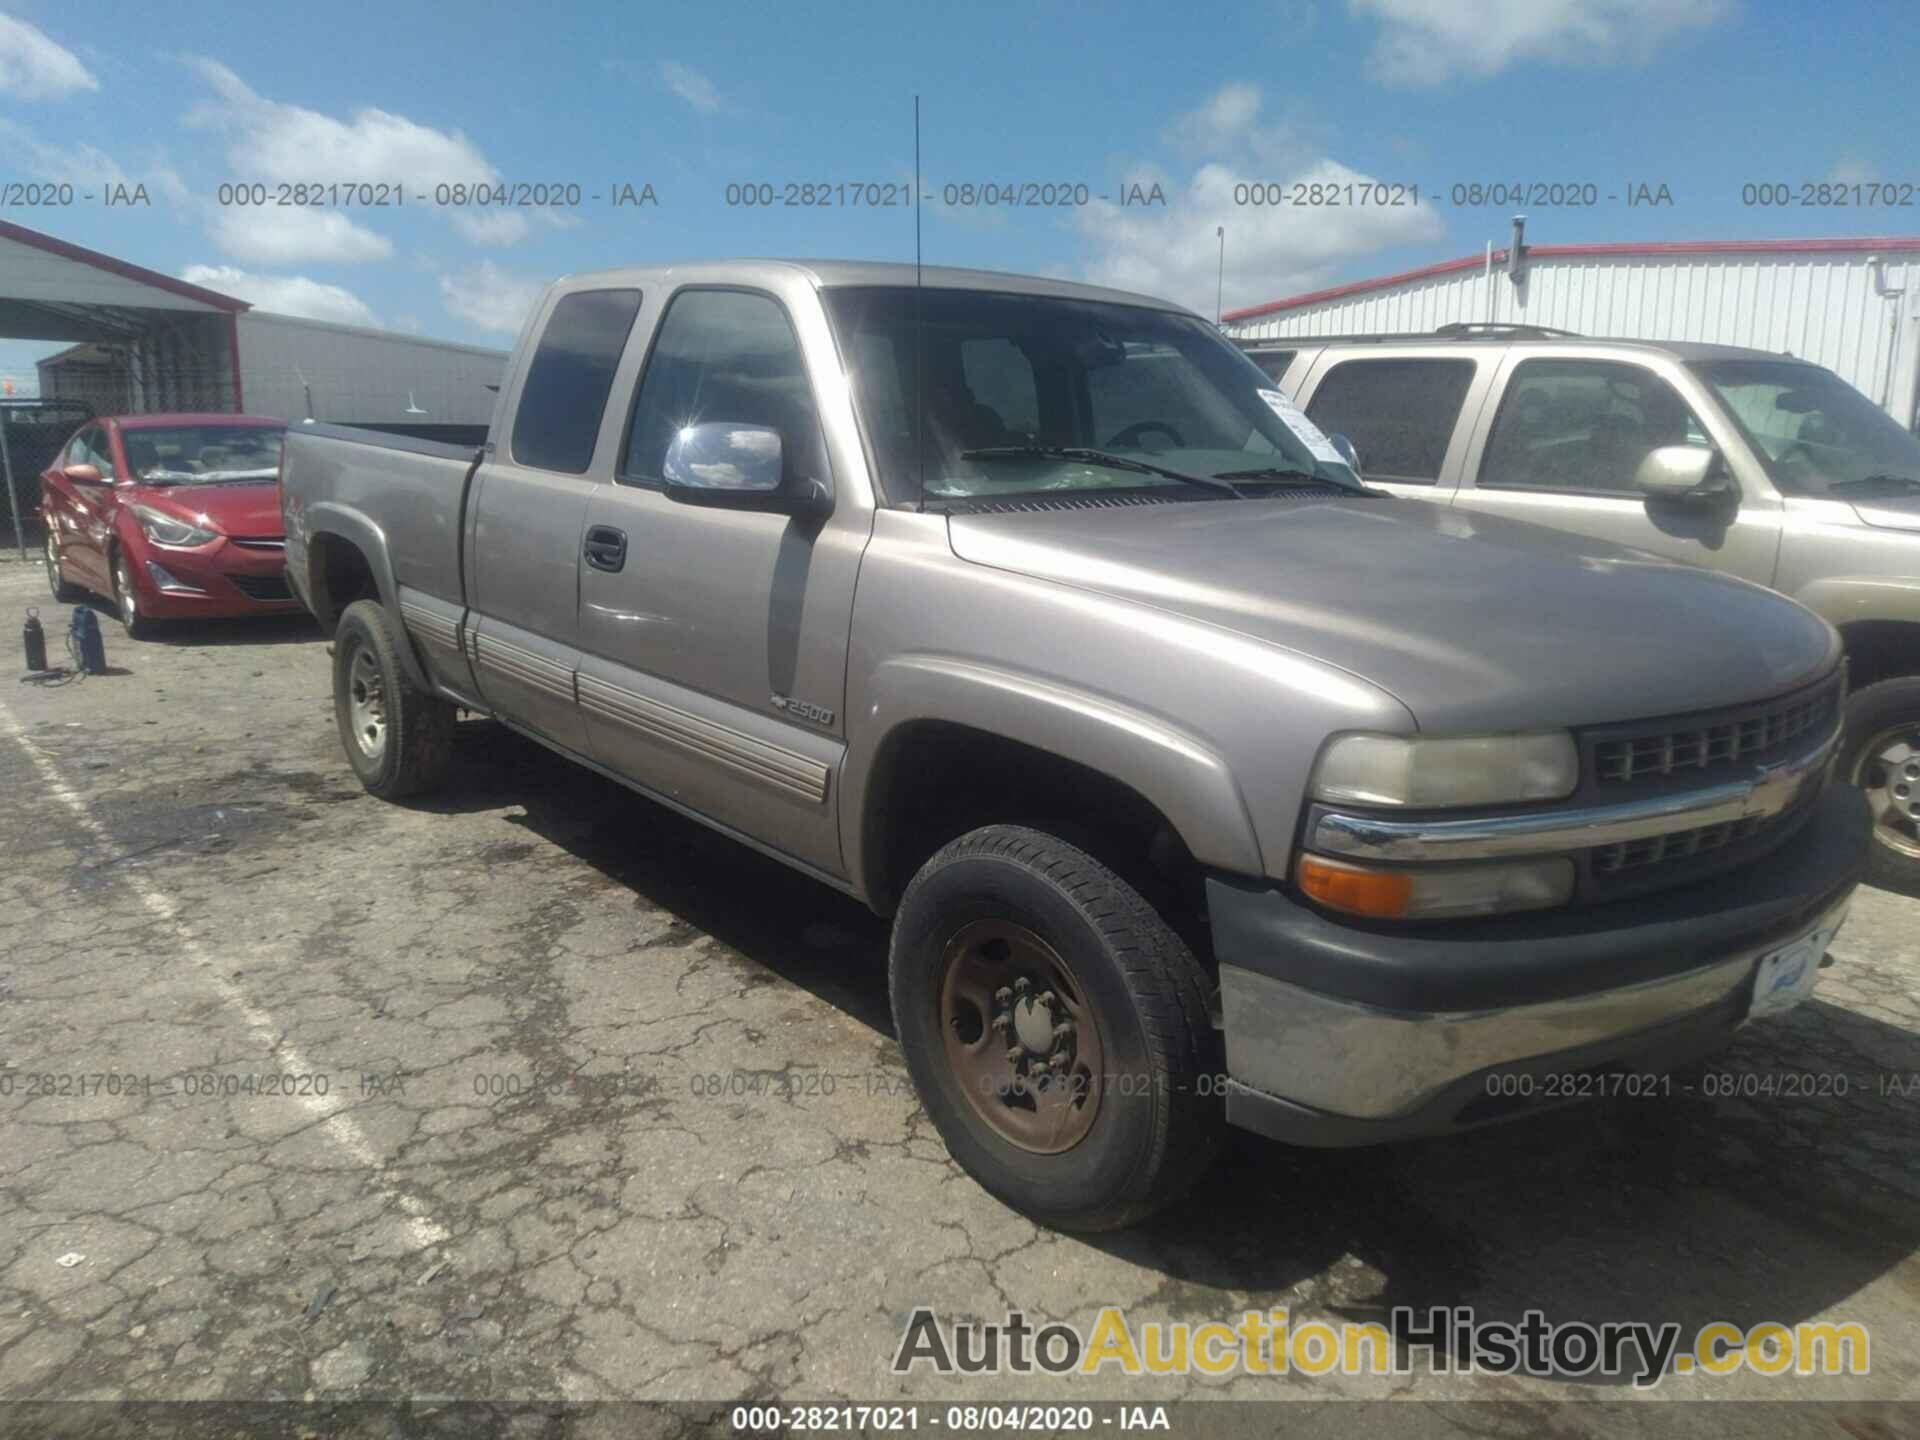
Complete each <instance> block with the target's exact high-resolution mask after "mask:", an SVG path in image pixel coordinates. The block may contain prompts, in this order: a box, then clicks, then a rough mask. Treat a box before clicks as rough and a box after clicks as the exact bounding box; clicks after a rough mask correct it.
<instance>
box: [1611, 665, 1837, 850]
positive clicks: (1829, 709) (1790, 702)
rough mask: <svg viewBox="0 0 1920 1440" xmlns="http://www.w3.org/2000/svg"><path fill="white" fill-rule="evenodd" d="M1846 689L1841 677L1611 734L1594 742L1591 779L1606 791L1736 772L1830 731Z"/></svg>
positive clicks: (1613, 730) (1617, 729)
mask: <svg viewBox="0 0 1920 1440" xmlns="http://www.w3.org/2000/svg"><path fill="white" fill-rule="evenodd" d="M1840 684H1841V682H1840V677H1839V676H1837V675H1836V676H1834V677H1833V678H1832V679H1830V680H1824V681H1822V682H1821V683H1820V684H1818V685H1815V686H1813V687H1812V688H1810V689H1807V690H1801V691H1798V692H1796V693H1795V694H1792V695H1788V696H1784V697H1782V698H1780V699H1777V700H1770V701H1766V702H1764V703H1762V704H1759V705H1751V706H1747V707H1744V708H1743V709H1739V710H1733V711H1721V712H1716V713H1714V714H1711V715H1707V716H1699V717H1683V718H1682V719H1681V720H1679V721H1670V722H1664V723H1661V724H1658V725H1656V726H1647V727H1643V728H1636V729H1632V730H1622V729H1619V728H1609V729H1608V730H1606V731H1604V732H1601V733H1600V734H1598V735H1596V736H1595V737H1594V738H1593V740H1592V742H1591V746H1592V748H1591V752H1590V753H1591V756H1592V759H1591V770H1590V773H1591V774H1592V775H1593V777H1594V780H1595V781H1596V782H1597V783H1598V784H1600V785H1622V784H1627V783H1630V782H1632V781H1635V780H1643V779H1650V778H1657V777H1661V776H1668V775H1678V774H1688V775H1691V774H1697V773H1699V772H1701V771H1714V770H1728V769H1733V768H1735V767H1736V766H1741V765H1742V762H1743V761H1749V760H1752V759H1754V758H1756V757H1758V756H1760V755H1762V754H1763V753H1765V752H1767V751H1770V750H1774V749H1777V748H1779V747H1780V746H1783V745H1786V744H1787V743H1788V742H1790V741H1792V740H1796V739H1798V738H1799V737H1800V736H1802V735H1806V734H1810V733H1813V732H1816V731H1820V730H1825V729H1827V728H1830V727H1831V726H1832V725H1833V724H1834V723H1835V721H1836V720H1837V718H1838V716H1839V711H1840ZM1742 768H1744V767H1742ZM1670 838H1672V837H1670Z"/></svg>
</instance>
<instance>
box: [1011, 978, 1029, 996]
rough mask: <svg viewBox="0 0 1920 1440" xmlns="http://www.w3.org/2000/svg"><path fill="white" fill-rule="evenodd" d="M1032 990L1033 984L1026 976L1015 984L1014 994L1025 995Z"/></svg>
mask: <svg viewBox="0 0 1920 1440" xmlns="http://www.w3.org/2000/svg"><path fill="white" fill-rule="evenodd" d="M1031 989H1033V982H1032V981H1031V980H1029V979H1027V977H1026V976H1024V975H1022V976H1021V977H1020V978H1019V979H1018V980H1016V981H1014V982H1013V993H1014V994H1016V995H1024V994H1026V993H1027V992H1028V991H1029V990H1031Z"/></svg>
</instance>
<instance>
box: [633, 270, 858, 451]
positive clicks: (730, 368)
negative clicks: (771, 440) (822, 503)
mask: <svg viewBox="0 0 1920 1440" xmlns="http://www.w3.org/2000/svg"><path fill="white" fill-rule="evenodd" d="M705 421H730V422H732V423H734V424H737V425H765V426H769V427H771V428H772V429H775V430H778V431H779V432H780V446H781V450H782V452H783V454H784V455H785V458H786V467H787V471H788V473H789V474H798V475H811V476H815V477H818V478H822V479H824V478H825V477H826V476H827V473H828V469H827V457H826V445H825V442H824V441H823V439H822V437H821V434H820V415H819V411H818V410H816V409H815V408H814V403H813V390H812V388H811V387H810V386H809V385H808V383H807V370H806V363H805V361H804V359H803V358H802V356H801V354H800V341H799V338H798V337H797V336H796V335H795V334H794V333H793V326H792V324H791V323H789V321H788V320H787V313H786V311H784V310H782V309H781V308H780V306H779V304H778V303H777V302H776V301H774V300H773V299H772V298H771V297H769V296H766V295H757V294H753V293H750V292H748V291H744V290H686V291H682V292H681V293H680V294H679V295H676V296H675V297H674V298H673V302H672V304H670V305H669V306H668V307H667V313H666V318H664V319H663V320H662V321H661V322H660V334H659V336H658V338H657V339H655V341H654V342H653V353H652V354H651V355H650V356H649V357H648V358H647V369H646V373H645V374H644V375H642V376H641V377H640V386H639V390H638V392H637V394H636V396H635V399H634V405H633V419H632V421H631V423H630V424H629V425H628V427H627V453H626V455H625V457H624V459H623V461H622V463H621V466H620V470H619V477H618V478H619V479H621V480H622V481H624V482H626V483H628V484H639V485H657V484H659V483H660V469H661V463H662V462H663V461H664V460H665V459H666V454H667V445H668V442H670V441H671V440H672V439H673V434H674V432H675V431H676V430H678V429H679V428H680V427H681V426H683V425H690V424H693V423H696V422H705Z"/></svg>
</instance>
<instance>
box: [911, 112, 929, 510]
mask: <svg viewBox="0 0 1920 1440" xmlns="http://www.w3.org/2000/svg"><path fill="white" fill-rule="evenodd" d="M921 198H922V197H921V194H920V97H919V96H918V95H916V96H914V97H913V448H914V452H915V464H916V465H917V466H918V469H919V480H920V513H921V514H922V515H924V514H926V513H927V391H926V384H925V382H924V380H923V379H922V378H921V363H920V336H921V330H922V326H921V320H920V201H921Z"/></svg>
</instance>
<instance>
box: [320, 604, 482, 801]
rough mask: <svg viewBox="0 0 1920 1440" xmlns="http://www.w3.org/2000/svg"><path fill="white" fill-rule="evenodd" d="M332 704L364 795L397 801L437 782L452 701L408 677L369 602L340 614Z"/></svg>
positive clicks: (381, 610) (383, 616) (382, 616)
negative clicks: (430, 692)
mask: <svg viewBox="0 0 1920 1440" xmlns="http://www.w3.org/2000/svg"><path fill="white" fill-rule="evenodd" d="M333 706H334V716H335V718H336V719H337V720H338V722H339V725H340V741H341V744H342V745H344V746H345V747H346V752H347V763H348V764H350V765H352V766H353V770H354V773H355V774H356V775H358V776H359V777H360V783H361V784H362V785H364V786H366V787H367V789H368V791H370V792H371V793H372V794H375V795H378V796H380V798H381V799H383V800H398V799H400V798H402V797H403V796H407V795H417V794H419V793H420V792H421V791H424V790H430V789H432V788H433V787H434V786H436V785H438V784H439V783H440V781H441V779H442V778H443V776H444V775H445V772H446V767H447V759H448V755H449V752H450V750H451V748H452V741H453V714H454V712H453V706H452V705H450V704H448V703H447V702H446V701H445V700H442V699H440V698H439V697H438V696H435V695H431V694H429V693H427V692H426V691H425V690H422V689H421V688H420V687H419V686H417V685H415V684H414V683H413V681H412V680H411V679H409V678H408V676H407V672H406V671H405V670H404V669H403V668H402V667H401V664H400V656H399V652H398V651H397V650H396V648H395V646H394V640H393V632H392V629H391V628H390V627H389V625H388V623H387V612H386V609H385V607H383V606H382V605H381V604H380V602H379V601H377V600H356V601H355V602H354V603H353V604H351V605H349V606H348V607H347V608H346V612H345V613H344V614H342V615H341V617H340V626H339V629H338V630H337V631H336V633H335V635H334V644H333Z"/></svg>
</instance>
